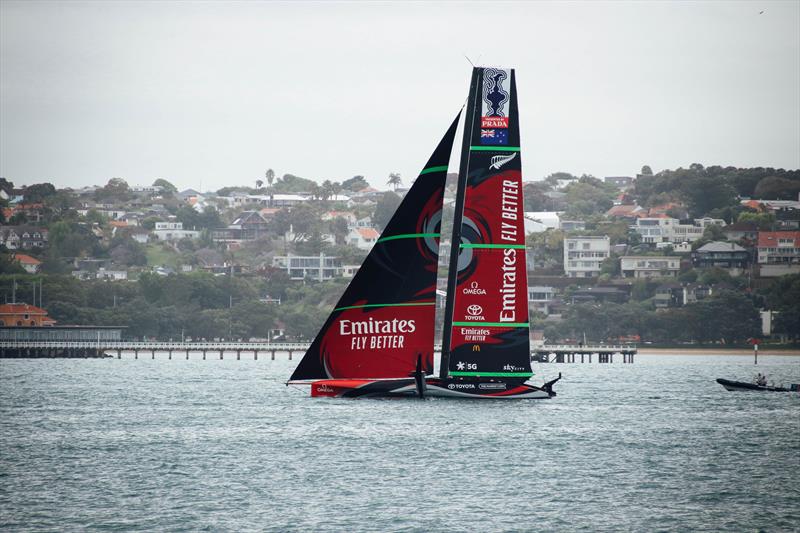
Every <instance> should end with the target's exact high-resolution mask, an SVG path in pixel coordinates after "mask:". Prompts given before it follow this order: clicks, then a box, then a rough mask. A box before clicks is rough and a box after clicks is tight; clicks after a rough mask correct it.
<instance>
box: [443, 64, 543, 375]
mask: <svg viewBox="0 0 800 533" xmlns="http://www.w3.org/2000/svg"><path fill="white" fill-rule="evenodd" d="M467 106H468V107H467V114H466V119H465V128H464V145H463V147H462V154H461V168H460V170H459V188H458V196H457V199H456V214H455V218H454V228H453V241H452V242H453V243H454V244H453V250H452V253H451V260H450V271H449V276H450V279H449V283H448V308H447V309H446V310H445V312H446V315H445V321H446V322H445V331H444V335H443V347H442V377H445V376H447V375H448V374H449V375H450V376H465V377H468V376H482V377H501V378H520V379H526V378H528V377H530V376H531V364H530V346H529V344H530V341H529V336H528V329H529V324H528V295H527V291H528V289H527V277H526V268H525V231H524V221H523V196H522V173H521V168H522V167H521V161H520V157H521V154H520V148H519V147H520V142H519V112H518V109H517V95H516V84H515V77H514V70H513V69H510V70H504V69H495V68H476V69H474V71H473V76H472V83H471V87H470V96H469V100H468V103H467Z"/></svg>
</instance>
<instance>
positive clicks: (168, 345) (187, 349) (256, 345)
mask: <svg viewBox="0 0 800 533" xmlns="http://www.w3.org/2000/svg"><path fill="white" fill-rule="evenodd" d="M309 346H310V343H307V342H159V341H141V342H138V341H119V340H102V339H101V340H96V341H95V340H93V341H35V340H26V341H6V340H4V341H0V357H13V358H52V357H58V358H102V357H116V358H117V359H122V357H123V355H125V356H130V355H132V356H133V358H134V359H139V356H140V355H141V356H142V357H143V358H146V357H147V356H150V359H155V358H156V353H166V354H167V357H168V358H169V359H172V357H173V354H177V355H178V356H184V357H185V358H186V359H189V354H190V353H196V354H198V355H199V354H202V356H203V359H204V360H205V359H207V358H208V356H209V354H211V356H214V357H218V358H219V359H224V358H225V354H231V356H233V355H234V354H235V356H236V359H237V360H241V359H242V355H243V354H244V356H245V357H247V358H252V359H255V360H258V357H259V355H260V354H269V357H270V359H271V360H273V361H274V360H275V356H276V354H278V353H287V354H288V356H289V360H290V361H291V360H292V356H293V355H294V354H295V353H296V352H300V353H301V354H302V353H305V351H306V350H308V347H309ZM434 350H435V352H436V353H439V352H440V351H441V346H440V345H435V346H434ZM615 355H619V356H620V357H621V358H622V362H623V363H633V357H634V355H636V346H635V345H632V344H576V345H571V344H553V345H544V346H532V347H531V360H533V361H537V362H540V363H577V362H581V363H584V362H587V363H591V362H592V359H593V356H594V359H595V360H596V361H597V362H598V363H613V362H614V356H615Z"/></svg>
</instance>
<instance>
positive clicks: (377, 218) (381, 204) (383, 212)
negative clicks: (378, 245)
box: [372, 192, 401, 231]
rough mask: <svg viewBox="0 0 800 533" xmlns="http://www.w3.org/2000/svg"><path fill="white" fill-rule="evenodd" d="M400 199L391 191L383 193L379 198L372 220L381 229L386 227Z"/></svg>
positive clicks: (398, 205)
mask: <svg viewBox="0 0 800 533" xmlns="http://www.w3.org/2000/svg"><path fill="white" fill-rule="evenodd" d="M400 201H401V200H400V197H399V196H397V195H396V194H395V193H393V192H386V193H384V194H383V196H382V197H381V199H380V200H378V204H377V205H376V206H375V214H374V215H373V217H372V221H373V222H374V223H375V224H377V225H378V227H379V228H380V229H381V231H383V230H384V229H385V228H386V225H387V224H388V223H389V221H390V220H391V219H392V216H394V213H395V211H397V208H398V207H400Z"/></svg>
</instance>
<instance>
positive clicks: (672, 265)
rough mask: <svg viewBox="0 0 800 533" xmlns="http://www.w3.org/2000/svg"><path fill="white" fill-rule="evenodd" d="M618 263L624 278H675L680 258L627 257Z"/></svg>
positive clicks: (679, 267)
mask: <svg viewBox="0 0 800 533" xmlns="http://www.w3.org/2000/svg"><path fill="white" fill-rule="evenodd" d="M619 261H620V270H621V271H622V277H625V278H657V277H675V276H677V275H678V272H680V269H681V258H680V257H663V256H662V257H659V256H638V255H629V256H626V257H621V258H620V260H619Z"/></svg>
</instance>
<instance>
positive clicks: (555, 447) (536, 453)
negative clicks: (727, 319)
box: [0, 355, 800, 531]
mask: <svg viewBox="0 0 800 533" xmlns="http://www.w3.org/2000/svg"><path fill="white" fill-rule="evenodd" d="M295 364H296V361H295V362H288V361H285V360H282V361H269V360H259V361H251V360H248V361H245V360H241V361H236V360H224V361H219V360H208V361H202V360H189V361H186V360H180V359H179V360H172V361H168V360H159V359H156V360H155V361H153V360H150V359H139V360H131V359H128V360H126V359H122V360H116V359H106V360H0V371H2V372H1V374H0V528H2V529H3V530H11V531H13V530H51V531H56V530H58V531H68V530H73V531H74V530H87V529H89V530H159V531H197V530H206V531H215V530H228V531H240V530H267V531H293V530H297V531H312V530H313V531H319V530H328V531H386V530H391V531H435V530H438V531H534V530H551V531H552V530H570V531H573V530H581V529H582V530H586V531H618V530H627V531H656V530H662V531H690V530H728V531H741V530H755V529H764V530H772V531H781V530H783V531H797V530H798V528H800V396H798V394H796V393H754V392H726V391H725V390H724V389H723V388H722V387H721V386H719V385H717V384H716V383H715V382H714V379H715V378H717V377H727V378H730V379H737V378H739V379H744V380H749V379H750V378H751V377H752V375H753V374H754V373H755V371H756V369H758V370H761V371H762V372H763V371H766V373H767V374H768V375H769V376H770V377H771V378H774V379H776V380H778V381H780V380H783V381H786V382H789V381H794V382H800V358H797V357H763V356H762V357H761V358H760V360H759V366H758V367H757V368H756V367H754V366H753V364H752V359H751V358H748V357H737V356H726V357H722V356H650V357H647V356H641V355H640V356H639V357H638V358H637V362H636V363H635V364H633V365H623V364H620V363H615V364H612V365H600V364H597V363H593V364H583V365H581V364H560V365H555V364H551V365H537V366H536V367H535V370H536V371H537V377H536V378H535V379H539V378H542V377H547V378H552V377H554V375H555V374H556V373H557V372H558V371H561V372H563V373H564V379H563V380H562V381H561V382H560V383H559V384H558V386H557V389H556V390H557V391H558V394H559V395H558V397H557V398H554V399H553V400H540V401H530V400H529V401H524V400H517V401H463V400H461V401H459V400H445V399H428V400H425V401H419V400H331V399H312V398H309V397H308V391H307V390H306V389H302V390H299V389H294V388H287V387H285V386H284V385H283V381H284V380H285V379H286V377H287V376H288V375H289V373H290V372H291V370H292V368H293V367H294V365H295Z"/></svg>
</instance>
